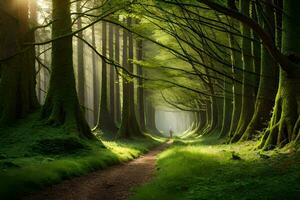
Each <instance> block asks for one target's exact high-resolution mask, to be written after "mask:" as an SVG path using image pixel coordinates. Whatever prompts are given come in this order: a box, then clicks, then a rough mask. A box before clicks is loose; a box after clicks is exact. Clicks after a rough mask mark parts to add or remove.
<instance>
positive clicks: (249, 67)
mask: <svg viewBox="0 0 300 200" xmlns="http://www.w3.org/2000/svg"><path fill="white" fill-rule="evenodd" d="M240 7H241V12H242V13H243V14H244V15H245V16H248V17H249V16H250V0H243V1H240ZM242 34H243V36H245V37H243V39H242V49H243V51H242V52H243V70H244V73H243V86H242V90H243V91H242V109H241V116H240V119H239V123H238V127H237V129H236V131H235V133H234V135H233V137H232V138H231V142H237V141H238V140H239V139H240V138H241V137H242V135H243V134H244V132H245V130H246V128H247V126H248V124H249V122H250V120H251V118H252V116H253V113H254V104H255V88H254V87H253V86H252V85H253V84H254V82H255V81H254V80H255V79H254V77H253V74H251V72H254V63H253V57H252V50H251V40H250V39H249V38H251V37H252V36H251V30H250V28H249V27H247V26H246V25H242ZM246 37H247V38H246ZM247 72H250V73H247Z"/></svg>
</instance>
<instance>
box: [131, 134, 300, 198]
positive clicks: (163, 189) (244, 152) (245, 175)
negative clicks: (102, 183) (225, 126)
mask: <svg viewBox="0 0 300 200" xmlns="http://www.w3.org/2000/svg"><path fill="white" fill-rule="evenodd" d="M255 145H256V143H255V142H247V143H241V144H234V145H222V144H218V142H217V140H216V138H201V139H198V140H176V141H175V142H174V146H173V147H172V148H170V149H168V150H166V151H165V152H163V153H161V154H160V155H159V158H158V162H157V176H156V178H154V179H153V181H151V182H150V183H148V184H146V185H144V186H141V187H138V188H136V189H135V195H134V196H133V197H132V198H131V200H141V199H143V200H157V199H160V200H202V199H203V200H204V199H205V200H214V199H233V200H246V199H249V200H254V199H255V200H259V199H261V200H263V199H264V200H265V199H274V200H275V199H276V200H277V199H278V200H279V199H291V200H292V199H299V196H300V154H299V153H298V152H295V151H290V150H289V149H282V150H278V149H277V150H274V151H269V152H260V151H256V150H254V148H255ZM236 158H238V159H236Z"/></svg>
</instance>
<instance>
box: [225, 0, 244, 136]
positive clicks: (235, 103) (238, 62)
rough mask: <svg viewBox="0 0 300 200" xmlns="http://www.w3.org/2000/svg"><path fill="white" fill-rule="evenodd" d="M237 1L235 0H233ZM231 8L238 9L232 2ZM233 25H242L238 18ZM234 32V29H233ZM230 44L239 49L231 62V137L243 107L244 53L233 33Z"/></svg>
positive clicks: (232, 52)
mask: <svg viewBox="0 0 300 200" xmlns="http://www.w3.org/2000/svg"><path fill="white" fill-rule="evenodd" d="M233 2H235V1H233ZM230 5H231V6H233V7H231V9H234V10H237V8H236V7H235V4H230ZM230 21H231V25H232V26H234V27H236V28H237V29H239V27H240V25H239V23H237V22H236V20H234V19H231V20H230ZM231 31H233V32H234V30H231ZM229 44H230V47H232V48H233V49H237V51H234V50H232V51H231V64H232V73H233V79H234V80H233V87H232V93H233V100H232V116H231V122H230V129H229V132H228V137H229V138H231V137H232V135H233V134H234V133H235V131H236V128H237V126H238V122H239V119H240V115H241V108H242V84H241V83H240V82H239V81H241V80H242V77H243V74H242V66H243V62H242V54H241V52H240V51H238V50H239V49H240V39H239V38H238V37H236V36H234V35H233V34H229Z"/></svg>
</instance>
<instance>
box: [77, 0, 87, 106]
mask: <svg viewBox="0 0 300 200" xmlns="http://www.w3.org/2000/svg"><path fill="white" fill-rule="evenodd" d="M76 10H77V13H81V12H82V9H81V1H77V2H76ZM81 28H82V18H81V17H79V18H78V19H77V29H78V30H80V29H81ZM78 37H80V38H83V32H82V31H80V32H79V33H78ZM84 90H85V71H84V44H83V42H82V40H81V39H79V38H78V39H77V92H78V98H79V103H80V105H81V107H82V110H83V111H84V109H85V91H84Z"/></svg>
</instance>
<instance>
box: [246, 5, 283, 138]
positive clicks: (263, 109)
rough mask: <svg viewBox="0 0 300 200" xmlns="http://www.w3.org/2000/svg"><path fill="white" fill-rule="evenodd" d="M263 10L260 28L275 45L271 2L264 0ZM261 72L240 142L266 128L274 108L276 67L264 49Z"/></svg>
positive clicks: (263, 48) (262, 51) (260, 12)
mask: <svg viewBox="0 0 300 200" xmlns="http://www.w3.org/2000/svg"><path fill="white" fill-rule="evenodd" d="M263 8H264V9H263V10H258V12H259V15H260V18H261V20H260V21H261V23H262V27H263V28H264V30H265V31H266V32H268V33H269V34H270V36H271V37H272V40H273V42H274V43H275V16H274V11H273V0H266V2H264V4H263ZM261 58H262V59H261V71H260V82H259V89H258V95H257V98H256V104H255V112H254V115H253V117H252V120H251V122H250V123H249V125H248V128H247V130H246V132H245V133H244V135H243V137H242V138H241V139H242V140H247V139H251V138H252V137H253V136H255V135H257V133H258V132H259V131H261V130H262V129H263V128H266V127H267V124H268V122H269V120H270V118H271V111H272V109H273V106H274V100H275V96H276V90H277V85H278V75H279V74H278V67H277V64H276V62H275V61H274V59H273V58H272V57H271V55H270V53H269V52H268V50H267V49H266V48H265V47H262V50H261Z"/></svg>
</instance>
